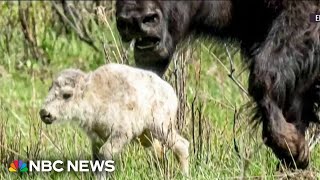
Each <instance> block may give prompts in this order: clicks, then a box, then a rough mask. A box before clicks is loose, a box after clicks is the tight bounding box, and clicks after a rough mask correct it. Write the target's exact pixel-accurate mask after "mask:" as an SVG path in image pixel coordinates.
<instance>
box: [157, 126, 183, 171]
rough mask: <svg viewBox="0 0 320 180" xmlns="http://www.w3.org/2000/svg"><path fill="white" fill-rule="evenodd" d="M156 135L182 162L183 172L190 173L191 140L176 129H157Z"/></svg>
mask: <svg viewBox="0 0 320 180" xmlns="http://www.w3.org/2000/svg"><path fill="white" fill-rule="evenodd" d="M155 137H156V138H157V139H159V140H160V141H161V142H162V143H163V144H165V145H166V146H167V147H168V148H170V149H171V150H172V151H173V153H174V155H175V156H176V158H177V160H178V161H179V163H180V166H181V170H182V173H183V174H184V175H186V176H187V175H188V173H189V160H188V159H189V141H188V140H186V139H185V138H183V137H182V136H180V135H179V134H178V133H177V132H176V131H175V130H174V129H173V130H170V131H168V130H163V131H162V132H161V133H159V131H157V132H156V133H155Z"/></svg>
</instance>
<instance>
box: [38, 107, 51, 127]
mask: <svg viewBox="0 0 320 180" xmlns="http://www.w3.org/2000/svg"><path fill="white" fill-rule="evenodd" d="M39 115H40V118H41V120H42V121H43V122H44V123H46V124H51V123H52V121H53V118H52V115H51V114H50V113H49V112H48V111H46V110H45V109H41V110H40V112H39Z"/></svg>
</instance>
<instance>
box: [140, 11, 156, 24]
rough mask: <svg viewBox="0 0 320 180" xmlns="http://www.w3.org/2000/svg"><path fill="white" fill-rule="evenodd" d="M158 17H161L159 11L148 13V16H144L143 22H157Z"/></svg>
mask: <svg viewBox="0 0 320 180" xmlns="http://www.w3.org/2000/svg"><path fill="white" fill-rule="evenodd" d="M158 19H159V16H158V14H157V13H153V14H148V15H146V16H145V17H144V18H143V20H142V22H143V23H144V24H146V23H155V22H157V21H158Z"/></svg>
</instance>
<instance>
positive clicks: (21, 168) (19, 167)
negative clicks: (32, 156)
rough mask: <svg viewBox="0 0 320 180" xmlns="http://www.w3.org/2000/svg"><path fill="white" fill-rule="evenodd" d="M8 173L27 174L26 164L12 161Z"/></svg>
mask: <svg viewBox="0 0 320 180" xmlns="http://www.w3.org/2000/svg"><path fill="white" fill-rule="evenodd" d="M9 171H10V172H27V171H28V167H27V164H26V163H24V162H23V161H21V160H14V161H13V162H12V163H11V164H10V167H9Z"/></svg>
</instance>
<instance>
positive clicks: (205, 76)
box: [0, 3, 320, 179]
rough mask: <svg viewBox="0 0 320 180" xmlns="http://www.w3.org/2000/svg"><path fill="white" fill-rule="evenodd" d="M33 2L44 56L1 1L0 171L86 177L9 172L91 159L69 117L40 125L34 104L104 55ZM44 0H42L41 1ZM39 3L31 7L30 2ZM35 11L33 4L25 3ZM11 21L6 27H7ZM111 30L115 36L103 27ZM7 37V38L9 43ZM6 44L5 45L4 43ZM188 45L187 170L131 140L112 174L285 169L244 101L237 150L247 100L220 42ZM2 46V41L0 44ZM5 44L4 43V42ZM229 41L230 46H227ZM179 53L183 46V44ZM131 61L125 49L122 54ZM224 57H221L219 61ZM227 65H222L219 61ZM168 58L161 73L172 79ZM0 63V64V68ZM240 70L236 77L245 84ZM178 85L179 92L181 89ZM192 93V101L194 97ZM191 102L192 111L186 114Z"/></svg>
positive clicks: (112, 47)
mask: <svg viewBox="0 0 320 180" xmlns="http://www.w3.org/2000/svg"><path fill="white" fill-rule="evenodd" d="M40 5H41V3H34V7H33V9H32V10H37V11H36V12H37V13H34V16H35V18H36V19H37V20H39V21H37V23H36V26H35V27H36V29H37V41H38V46H39V48H40V49H42V50H43V52H45V54H46V55H45V56H46V58H47V59H49V60H50V63H49V64H43V63H42V62H41V61H39V60H36V59H35V58H33V57H32V56H31V55H30V53H27V51H28V50H29V49H28V48H27V47H26V46H25V39H24V36H23V34H22V31H21V27H20V24H19V21H18V18H17V12H18V8H17V6H16V5H15V6H12V7H11V8H12V9H11V10H12V12H13V14H14V15H10V17H12V19H13V20H12V21H13V22H16V23H17V24H16V26H12V27H11V26H5V25H4V24H5V23H6V22H7V21H8V19H9V9H10V8H8V7H7V6H6V5H5V4H4V3H2V4H1V3H0V9H1V10H0V15H1V16H0V25H1V27H5V28H2V29H3V31H5V30H8V31H10V34H11V35H12V38H11V39H10V41H6V40H5V38H4V35H3V32H0V47H1V48H2V49H1V50H0V57H1V58H0V66H1V67H3V68H4V69H5V71H3V72H0V179H67V178H68V179H90V178H91V179H92V178H93V175H92V174H90V173H66V172H64V173H28V174H15V173H9V172H8V167H9V163H10V162H11V161H12V160H13V159H17V158H19V159H23V160H25V161H27V160H37V159H48V160H58V159H59V160H60V159H61V160H77V159H90V158H91V152H90V151H91V146H90V141H89V139H88V138H87V136H86V134H85V133H83V132H82V131H81V130H80V128H78V127H77V126H75V125H74V124H54V125H50V126H47V125H45V124H44V123H42V122H41V120H40V118H39V116H38V111H39V108H40V106H41V103H42V101H43V100H44V98H45V96H46V93H47V90H48V88H49V87H50V84H51V81H52V77H53V76H54V75H55V74H56V73H57V72H59V71H60V70H62V69H64V68H69V67H74V68H81V69H82V70H85V71H89V70H94V69H95V68H97V67H98V66H100V65H103V64H104V63H105V62H106V60H105V56H104V53H103V51H102V46H101V44H100V45H99V43H97V44H98V46H99V47H100V48H101V51H100V52H97V51H95V50H94V49H93V48H92V47H90V46H89V45H87V44H86V43H84V42H83V41H81V40H80V39H79V37H78V36H77V35H76V34H75V33H62V35H61V34H59V33H58V31H57V30H56V28H57V27H55V26H49V25H48V21H47V20H45V19H44V20H43V19H40V18H39V17H40V15H39V14H45V13H46V12H44V11H43V10H42V11H41V8H39V6H40ZM42 5H43V4H42ZM44 6H49V5H48V3H47V4H46V3H44ZM37 8H38V9H37ZM31 12H34V11H31ZM110 24H111V28H110V27H108V26H107V25H106V24H105V23H103V22H102V23H101V24H100V25H99V26H94V29H93V30H92V32H96V34H94V36H95V38H96V39H100V40H103V42H109V46H108V47H107V48H106V50H107V52H108V53H109V54H108V55H109V56H110V57H109V60H111V61H113V62H119V56H118V51H117V47H119V46H117V45H119V44H121V43H120V41H119V36H118V34H117V31H116V29H115V24H114V21H112V20H111V21H110ZM10 28H11V29H10ZM110 31H113V33H114V34H115V36H116V38H115V39H114V38H113V37H112V35H111V33H110ZM8 42H9V44H8ZM7 45H8V46H7ZM189 46H190V47H189V48H192V49H194V52H193V55H192V56H191V57H190V58H188V59H181V58H180V60H185V61H187V67H186V69H187V70H188V74H187V80H186V82H187V86H186V90H185V93H186V99H187V103H186V104H187V108H186V111H185V115H186V116H185V117H186V118H185V121H186V122H185V124H184V127H183V129H182V134H183V135H184V136H185V137H186V138H187V139H188V140H189V141H190V144H191V146H190V176H189V178H186V177H184V176H182V175H181V174H180V171H179V170H178V168H179V167H178V162H177V161H176V160H175V159H174V158H173V155H172V153H171V152H168V153H167V161H165V162H164V163H157V161H156V160H155V159H153V157H152V155H151V152H150V150H147V149H144V148H142V146H139V145H138V144H131V145H129V146H128V147H126V149H125V150H124V151H123V152H122V153H121V155H120V156H119V158H118V159H117V164H116V171H115V173H114V175H113V176H114V177H115V179H235V178H243V177H246V178H255V179H278V178H280V177H286V176H285V173H279V172H276V171H275V170H276V165H277V163H278V162H277V159H276V158H275V156H274V155H273V154H272V152H271V151H270V150H269V149H267V148H266V147H265V146H264V145H263V144H262V141H261V138H260V136H261V132H260V130H257V131H256V132H252V128H251V126H249V125H248V121H249V119H250V113H249V112H248V110H246V109H244V111H243V112H242V113H241V116H240V119H238V122H237V125H236V127H237V132H236V140H237V143H238V145H239V147H240V154H241V158H239V157H238V156H237V154H236V152H235V150H234V146H233V137H234V135H233V116H234V110H235V109H238V110H239V108H241V107H242V106H243V105H244V104H246V103H247V102H249V99H248V97H247V96H246V95H245V94H244V93H243V92H242V91H241V90H240V89H239V87H237V86H236V85H235V83H234V82H232V81H231V79H230V78H229V77H228V70H229V69H228V68H229V62H228V59H227V53H226V50H225V48H224V46H221V45H220V44H217V43H212V41H202V40H201V41H196V42H194V43H192V44H189ZM5 47H9V49H6V48H5ZM3 49H4V50H3ZM231 49H233V48H231ZM181 53H185V51H182V52H181ZM128 57H129V59H130V62H131V63H132V52H130V54H129V56H128ZM233 59H234V61H235V66H236V74H237V73H240V71H241V69H243V65H242V64H241V63H240V62H241V57H240V55H239V53H236V54H235V55H234V56H233ZM221 63H222V64H223V65H222V64H221ZM224 66H225V67H226V68H227V69H226V68H225V67H224ZM173 68H174V67H173V63H172V64H171V67H170V70H169V71H168V72H167V74H166V78H167V79H168V80H170V82H171V83H172V84H173V85H174V81H175V80H174V78H173V76H172V73H171V72H172V70H173ZM0 69H1V68H0ZM247 77H248V76H247V72H244V73H241V74H240V75H239V76H237V79H238V80H239V81H240V82H241V83H242V84H243V85H244V87H246V84H247ZM180 93H181V92H180ZM195 96H196V97H197V98H196V101H195V102H194V103H193V104H194V105H193V106H192V102H193V100H194V97H195ZM192 107H194V110H195V112H194V115H195V118H194V119H193V118H192ZM318 157H319V148H315V149H314V150H313V153H312V157H311V164H310V167H309V170H308V171H306V172H308V173H310V174H315V176H316V177H318V172H319V167H320V161H319V158H318Z"/></svg>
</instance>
